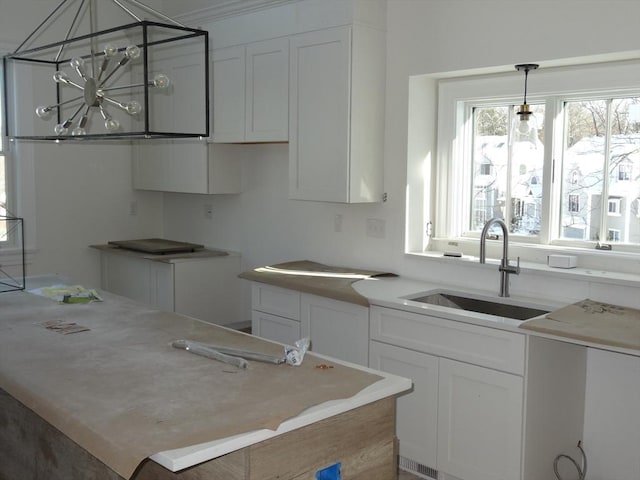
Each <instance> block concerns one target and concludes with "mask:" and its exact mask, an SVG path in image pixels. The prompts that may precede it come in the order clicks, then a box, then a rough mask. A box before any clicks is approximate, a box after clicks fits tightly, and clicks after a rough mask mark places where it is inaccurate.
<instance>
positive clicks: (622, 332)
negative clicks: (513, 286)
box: [353, 277, 640, 356]
mask: <svg viewBox="0 0 640 480" xmlns="http://www.w3.org/2000/svg"><path fill="white" fill-rule="evenodd" d="M353 288H354V289H355V290H356V291H357V292H358V293H359V294H360V295H362V296H364V297H366V298H367V300H368V302H369V303H370V304H371V305H379V306H382V307H388V308H395V309H398V310H403V311H408V312H413V313H420V314H423V315H432V316H435V317H438V318H442V319H447V320H453V321H458V322H464V323H470V324H474V325H480V326H484V327H489V328H497V329H501V330H508V331H512V332H517V333H520V334H526V335H535V336H541V337H545V338H552V339H554V340H559V341H562V342H566V343H573V344H577V345H583V346H587V347H593V348H599V349H602V350H608V351H612V352H616V353H623V354H627V355H634V356H640V312H638V311H633V309H625V310H627V311H631V313H630V315H629V316H627V317H625V318H624V319H622V318H620V317H619V316H618V315H609V316H608V317H606V318H605V317H600V318H599V319H595V318H594V317H593V316H591V317H587V316H584V315H578V316H576V315H573V319H572V321H571V322H570V323H567V321H566V320H565V319H566V317H561V320H564V321H558V320H553V319H549V318H547V317H546V316H539V317H536V318H533V319H530V320H526V321H519V320H513V319H510V318H503V317H498V316H494V315H485V314H481V313H474V312H467V311H464V310H454V309H450V308H446V307H441V306H437V305H429V304H425V303H419V302H414V301H412V300H411V299H410V298H415V297H418V296H421V295H422V294H425V293H427V292H430V291H434V290H438V291H453V292H455V291H464V293H466V294H470V295H478V296H480V297H490V298H493V299H495V301H499V302H507V303H508V302H512V303H515V304H518V305H523V306H529V307H532V308H539V309H542V310H548V311H550V312H551V316H553V314H554V312H556V313H557V312H560V313H561V312H563V311H564V309H566V308H568V307H570V306H568V305H567V304H566V303H562V302H557V301H550V300H548V299H542V298H535V297H523V296H511V297H508V298H500V297H498V295H497V294H496V293H495V292H487V291H482V290H472V289H466V288H465V289H460V288H457V287H452V286H447V285H442V284H436V283H432V282H424V281H420V280H412V279H407V278H403V277H397V278H368V279H365V280H361V281H358V282H356V283H354V284H353ZM571 307H573V308H576V306H575V305H573V306H571ZM611 307H615V306H611Z"/></svg>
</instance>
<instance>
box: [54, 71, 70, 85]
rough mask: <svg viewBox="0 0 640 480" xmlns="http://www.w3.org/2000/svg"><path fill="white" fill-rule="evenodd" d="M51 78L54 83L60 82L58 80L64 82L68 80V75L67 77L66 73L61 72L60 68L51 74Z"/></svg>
mask: <svg viewBox="0 0 640 480" xmlns="http://www.w3.org/2000/svg"><path fill="white" fill-rule="evenodd" d="M53 80H54V81H55V82H56V83H60V82H65V81H67V80H69V77H67V74H66V73H64V72H61V71H60V70H58V71H57V72H56V73H54V74H53Z"/></svg>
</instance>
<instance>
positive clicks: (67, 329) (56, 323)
mask: <svg viewBox="0 0 640 480" xmlns="http://www.w3.org/2000/svg"><path fill="white" fill-rule="evenodd" d="M42 326H43V327H45V328H46V329H47V330H51V331H53V332H57V333H61V334H63V335H69V334H70V333H78V332H86V331H89V328H87V327H83V326H82V325H78V324H77V323H75V322H65V321H64V320H47V321H46V322H44V323H43V324H42Z"/></svg>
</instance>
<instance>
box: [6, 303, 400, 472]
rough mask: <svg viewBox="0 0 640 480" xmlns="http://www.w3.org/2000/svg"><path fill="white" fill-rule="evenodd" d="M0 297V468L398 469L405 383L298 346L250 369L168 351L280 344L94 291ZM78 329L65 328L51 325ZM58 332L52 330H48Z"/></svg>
mask: <svg viewBox="0 0 640 480" xmlns="http://www.w3.org/2000/svg"><path fill="white" fill-rule="evenodd" d="M100 293H101V295H102V296H103V298H104V302H98V303H90V304H59V303H57V302H55V301H52V300H50V299H48V298H44V297H40V296H36V295H33V294H31V293H28V292H12V293H8V294H4V295H3V296H2V297H1V298H0V302H1V303H2V314H1V315H0V388H2V394H1V395H0V407H1V408H0V412H2V413H1V414H0V478H3V479H4V478H7V479H8V478H21V479H25V480H26V479H30V478H47V479H52V480H55V479H65V480H69V479H74V478H78V479H80V478H82V479H109V480H111V479H118V480H119V479H122V478H135V479H138V480H144V479H150V478H157V479H164V478H166V479H173V478H181V479H190V478H193V479H196V478H220V479H223V478H224V479H225V480H226V479H229V480H236V479H238V480H240V479H242V480H245V479H268V478H280V479H286V478H296V479H297V478H314V476H315V472H316V471H318V470H321V469H323V468H326V467H331V466H332V465H334V464H337V463H341V465H342V470H343V474H344V475H345V476H346V475H347V474H348V475H349V478H354V479H358V478H362V479H364V478H367V479H374V478H375V479H378V478H379V479H388V478H395V474H396V473H395V471H396V470H395V469H396V449H395V433H394V428H395V418H394V413H395V395H396V394H398V393H400V392H402V391H405V390H407V389H408V388H410V385H411V384H410V381H409V380H407V379H403V378H400V377H396V376H393V375H388V374H383V373H381V372H375V371H372V370H369V369H366V368H361V367H356V366H354V365H348V364H346V363H344V362H339V361H335V360H332V359H329V358H326V357H321V356H318V355H314V354H309V353H308V354H307V356H306V357H305V359H304V362H303V364H302V365H301V366H299V367H293V366H289V365H272V364H266V363H261V362H254V361H252V362H250V365H249V367H248V368H246V369H241V368H238V367H235V366H232V365H228V364H225V363H221V362H217V361H214V360H210V359H207V358H203V357H199V356H196V355H192V354H191V353H189V352H186V351H184V350H178V349H174V348H172V347H171V342H172V341H174V340H177V339H189V340H194V341H199V342H203V343H208V344H216V345H225V346H229V347H232V348H241V349H244V350H251V351H258V352H261V353H266V354H275V355H277V354H280V353H281V352H282V345H279V344H276V343H273V342H268V341H265V340H262V339H258V338H255V337H252V336H250V335H246V334H243V333H241V332H237V331H234V330H230V329H227V328H224V327H219V326H215V325H210V324H206V323H204V322H200V321H197V320H194V319H191V318H188V317H184V316H180V315H176V314H174V313H169V312H160V311H157V310H153V309H150V308H148V307H145V306H142V305H140V304H137V303H135V302H133V301H130V300H127V299H124V298H122V297H119V296H115V295H110V294H106V293H102V292H100ZM68 324H76V326H80V327H85V328H87V330H85V331H80V332H77V333H73V334H67V335H65V334H62V333H61V332H60V331H59V330H60V329H59V328H58V329H56V327H61V326H62V328H64V326H65V325H68ZM52 326H53V327H54V328H51V327H52Z"/></svg>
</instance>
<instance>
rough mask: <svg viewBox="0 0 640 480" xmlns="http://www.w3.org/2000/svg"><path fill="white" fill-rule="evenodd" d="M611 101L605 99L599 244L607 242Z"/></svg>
mask: <svg viewBox="0 0 640 480" xmlns="http://www.w3.org/2000/svg"><path fill="white" fill-rule="evenodd" d="M612 103H613V102H612V100H611V99H607V124H606V127H605V137H604V165H603V167H602V168H603V172H602V196H601V198H600V211H601V212H602V213H601V215H600V226H599V228H600V234H599V235H598V240H599V241H601V242H607V241H609V235H608V229H607V220H608V216H609V168H610V165H611V116H612V108H611V105H612Z"/></svg>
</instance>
